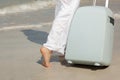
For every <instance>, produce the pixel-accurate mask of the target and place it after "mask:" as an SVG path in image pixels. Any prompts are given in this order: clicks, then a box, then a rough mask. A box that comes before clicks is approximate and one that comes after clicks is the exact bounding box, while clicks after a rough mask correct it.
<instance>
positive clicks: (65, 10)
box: [40, 0, 80, 67]
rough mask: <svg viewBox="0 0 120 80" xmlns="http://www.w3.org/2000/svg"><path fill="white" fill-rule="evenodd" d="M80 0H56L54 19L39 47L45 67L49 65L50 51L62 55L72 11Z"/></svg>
mask: <svg viewBox="0 0 120 80" xmlns="http://www.w3.org/2000/svg"><path fill="white" fill-rule="evenodd" d="M79 1H80V0H58V1H57V5H56V11H55V19H54V22H53V25H52V29H51V31H50V33H49V35H48V39H47V42H46V43H45V44H44V45H43V47H42V48H41V49H40V51H41V54H42V55H43V58H44V62H43V65H44V66H45V67H50V66H51V65H50V57H51V54H52V51H56V52H59V53H61V54H63V55H64V49H65V46H66V42H67V36H68V31H69V26H70V23H71V20H72V18H73V15H74V12H75V11H76V9H77V8H78V7H79V3H80V2H79Z"/></svg>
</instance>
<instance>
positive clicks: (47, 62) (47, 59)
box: [40, 47, 52, 68]
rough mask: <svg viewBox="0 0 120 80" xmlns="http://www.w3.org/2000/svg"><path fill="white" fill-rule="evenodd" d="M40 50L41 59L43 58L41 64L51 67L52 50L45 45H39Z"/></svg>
mask: <svg viewBox="0 0 120 80" xmlns="http://www.w3.org/2000/svg"><path fill="white" fill-rule="evenodd" d="M40 52H41V54H42V56H43V59H44V60H43V62H42V64H43V66H45V67H46V68H49V67H51V64H50V58H51V54H52V51H51V50H49V49H47V48H45V47H41V48H40Z"/></svg>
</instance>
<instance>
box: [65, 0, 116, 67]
mask: <svg viewBox="0 0 120 80" xmlns="http://www.w3.org/2000/svg"><path fill="white" fill-rule="evenodd" d="M95 2H96V0H95ZM113 34H114V18H113V13H112V11H111V10H110V9H109V8H108V0H106V7H104V6H85V7H80V8H78V10H77V11H76V12H75V14H74V17H73V20H72V22H71V26H70V30H69V34H68V41H67V45H66V50H65V52H66V54H65V59H66V60H67V62H68V63H70V64H85V65H94V66H109V65H110V63H111V59H112V48H113Z"/></svg>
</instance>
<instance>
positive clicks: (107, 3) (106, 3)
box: [93, 0, 109, 8]
mask: <svg viewBox="0 0 120 80" xmlns="http://www.w3.org/2000/svg"><path fill="white" fill-rule="evenodd" d="M93 5H94V6H96V0H93ZM108 5H109V0H106V2H105V7H107V8H108Z"/></svg>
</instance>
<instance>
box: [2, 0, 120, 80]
mask: <svg viewBox="0 0 120 80" xmlns="http://www.w3.org/2000/svg"><path fill="white" fill-rule="evenodd" d="M86 4H87V3H86ZM119 5H120V1H119V0H114V1H111V3H110V6H109V7H110V8H111V9H112V11H113V12H114V15H115V28H114V46H113V57H112V62H111V65H110V66H109V67H106V68H104V67H99V68H98V67H93V66H85V65H68V64H67V63H66V61H65V60H64V59H62V58H59V57H58V56H56V55H53V56H52V59H51V63H52V67H51V68H50V69H46V68H44V67H43V66H42V65H41V54H40V51H39V49H40V47H41V46H42V44H43V43H44V42H45V41H46V39H47V36H48V33H49V31H50V28H51V24H47V23H51V22H52V20H53V18H54V7H51V8H45V9H42V10H38V11H35V12H33V11H32V12H31V11H30V12H21V13H16V14H6V15H1V16H0V18H1V20H0V27H1V28H0V80H120V76H119V75H120V69H119V68H120V58H119V57H120V17H119V13H120V7H119ZM42 23H46V24H44V25H42V26H41V25H40V24H42ZM31 25H32V27H26V28H23V27H21V26H31ZM34 25H35V26H37V25H38V26H39V27H34ZM14 26H16V27H19V28H15V27H14Z"/></svg>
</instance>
